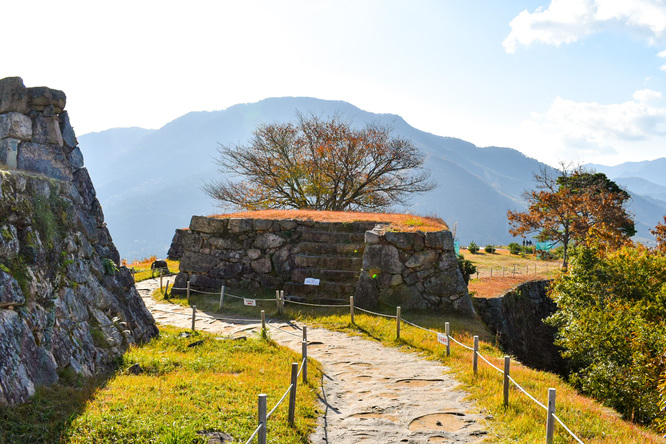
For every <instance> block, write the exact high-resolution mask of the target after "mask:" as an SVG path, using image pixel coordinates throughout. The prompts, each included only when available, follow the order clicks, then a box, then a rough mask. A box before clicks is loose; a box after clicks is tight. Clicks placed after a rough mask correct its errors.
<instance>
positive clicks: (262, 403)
mask: <svg viewBox="0 0 666 444" xmlns="http://www.w3.org/2000/svg"><path fill="white" fill-rule="evenodd" d="M258 404H259V405H258V412H259V414H258V415H257V416H258V417H259V421H258V424H257V425H261V424H263V427H262V428H261V429H259V433H257V443H258V444H266V429H267V425H268V424H266V410H267V408H266V395H264V394H263V393H262V394H260V395H259V402H258Z"/></svg>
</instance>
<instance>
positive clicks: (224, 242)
mask: <svg viewBox="0 0 666 444" xmlns="http://www.w3.org/2000/svg"><path fill="white" fill-rule="evenodd" d="M208 242H210V244H211V245H212V246H213V247H214V248H217V249H218V250H238V249H240V248H242V245H241V243H240V242H238V241H237V240H236V239H230V238H228V237H211V238H209V239H208Z"/></svg>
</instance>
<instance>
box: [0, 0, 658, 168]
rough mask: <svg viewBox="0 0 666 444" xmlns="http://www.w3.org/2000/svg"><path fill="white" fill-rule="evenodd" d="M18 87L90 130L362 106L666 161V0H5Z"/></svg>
mask: <svg viewBox="0 0 666 444" xmlns="http://www.w3.org/2000/svg"><path fill="white" fill-rule="evenodd" d="M0 15H2V16H3V20H2V30H3V35H4V36H5V40H4V43H3V48H2V52H1V55H0V78H4V77H8V76H20V77H22V78H23V80H24V83H25V84H26V86H49V87H51V88H55V89H60V90H63V91H65V93H66V94H67V97H68V100H67V110H68V112H69V115H70V120H71V122H72V124H73V126H74V129H75V131H76V133H77V134H78V135H81V134H85V133H88V132H95V131H102V130H105V129H109V128H115V127H131V126H138V127H143V128H159V127H161V126H163V125H165V124H166V123H168V122H169V121H171V120H173V119H175V118H177V117H179V116H181V115H183V114H186V113H188V112H190V111H202V110H211V111H212V110H220V109H225V108H227V107H229V106H232V105H235V104H237V103H251V102H256V101H259V100H261V99H264V98H268V97H283V96H307V97H317V98H320V99H332V100H344V101H347V102H350V103H352V104H353V105H356V106H357V107H359V108H362V109H364V110H366V111H371V112H375V113H392V114H398V115H400V116H401V117H403V118H404V119H405V120H406V121H407V122H408V123H409V124H411V125H412V126H414V127H416V128H418V129H421V130H424V131H428V132H431V133H433V134H437V135H440V136H449V137H458V138H461V139H464V140H467V141H469V142H472V143H474V144H476V145H477V146H502V147H510V148H515V149H517V150H519V151H521V152H523V153H524V154H526V155H527V156H529V157H533V158H536V159H538V160H540V161H543V162H546V163H549V164H551V165H557V164H558V162H581V163H587V162H593V163H600V164H605V165H616V164H619V163H622V162H627V161H640V160H652V159H656V158H659V157H665V156H666V143H665V142H666V1H657V0H631V1H627V0H550V1H548V0H540V1H520V0H512V1H510V2H508V1H497V0H477V1H466V0H457V1H453V0H403V1H396V0H265V1H259V0H256V1H253V0H239V1H225V0H211V1H206V0H190V1H187V2H184V1H182V0H180V1H170V0H160V1H152V0H133V1H126V0H114V1H107V0H99V1H90V0H86V1H68V0H60V1H58V2H54V1H52V0H49V1H43V0H31V1H21V2H19V1H15V2H3V3H2V4H0Z"/></svg>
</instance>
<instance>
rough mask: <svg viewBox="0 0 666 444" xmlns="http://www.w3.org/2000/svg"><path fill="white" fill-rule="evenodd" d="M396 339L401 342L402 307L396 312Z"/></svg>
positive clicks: (397, 308)
mask: <svg viewBox="0 0 666 444" xmlns="http://www.w3.org/2000/svg"><path fill="white" fill-rule="evenodd" d="M395 338H396V339H397V340H398V341H399V340H400V307H396V312H395Z"/></svg>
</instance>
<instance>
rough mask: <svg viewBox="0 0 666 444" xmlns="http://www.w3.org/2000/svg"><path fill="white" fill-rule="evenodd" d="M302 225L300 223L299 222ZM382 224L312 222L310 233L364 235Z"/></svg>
mask: <svg viewBox="0 0 666 444" xmlns="http://www.w3.org/2000/svg"><path fill="white" fill-rule="evenodd" d="M301 223H302V222H301ZM377 224H385V223H382V222H312V225H310V227H309V229H310V230H312V231H328V232H338V233H365V232H366V231H368V230H372V229H373V228H374V227H375V225H377Z"/></svg>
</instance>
